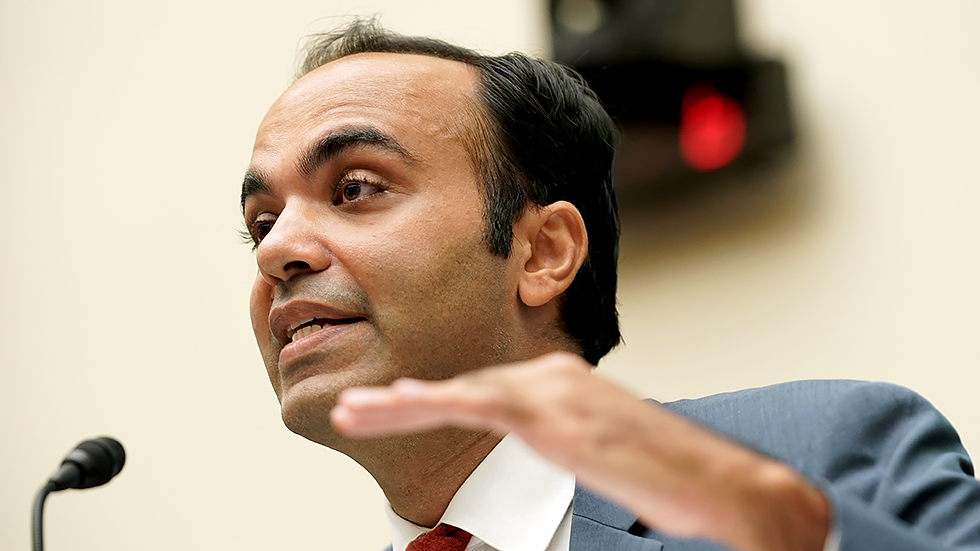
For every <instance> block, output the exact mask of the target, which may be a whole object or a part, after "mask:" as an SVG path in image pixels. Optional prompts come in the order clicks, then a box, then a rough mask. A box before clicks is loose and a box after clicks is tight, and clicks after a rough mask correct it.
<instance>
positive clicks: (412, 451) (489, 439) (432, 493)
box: [344, 428, 502, 527]
mask: <svg viewBox="0 0 980 551" xmlns="http://www.w3.org/2000/svg"><path fill="white" fill-rule="evenodd" d="M501 438H502V436H501V435H499V434H496V433H493V432H487V431H472V430H463V429H457V428H445V429H438V430H434V431H428V432H425V433H420V434H415V435H408V436H398V437H390V438H384V439H376V440H372V441H370V443H369V445H370V448H371V449H370V450H357V452H363V453H357V452H355V451H354V450H345V451H344V453H346V454H347V455H349V456H350V457H351V458H352V459H354V460H355V461H357V462H358V463H360V464H361V466H363V467H364V468H365V469H366V470H367V471H368V472H369V473H371V476H373V477H374V479H375V480H376V481H377V483H378V485H379V486H380V487H381V490H382V491H383V492H384V494H385V497H386V498H387V499H388V502H389V503H390V504H391V508H392V509H393V510H394V511H395V513H397V514H398V516H400V517H402V518H404V519H405V520H408V521H411V522H414V523H415V524H418V525H419V526H427V527H432V526H435V525H436V524H437V523H438V522H439V519H440V518H442V515H443V513H445V512H446V508H447V507H448V506H449V502H450V501H451V500H452V499H453V496H455V495H456V491H457V490H459V488H460V486H462V485H463V482H464V481H466V478H467V477H469V476H470V474H471V473H472V472H473V471H474V470H475V469H476V467H477V466H479V464H480V463H481V462H482V461H483V459H484V458H485V457H486V456H487V454H489V453H490V452H491V451H492V450H493V448H494V446H496V445H497V443H498V442H500V440H501ZM352 452H353V453H352Z"/></svg>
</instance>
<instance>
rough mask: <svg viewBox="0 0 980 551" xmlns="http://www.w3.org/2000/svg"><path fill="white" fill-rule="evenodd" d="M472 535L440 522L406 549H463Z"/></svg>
mask: <svg viewBox="0 0 980 551" xmlns="http://www.w3.org/2000/svg"><path fill="white" fill-rule="evenodd" d="M471 537H472V536H471V535H470V533H469V532H467V531H466V530H460V529H459V528H456V527H454V526H449V525H448V524H440V525H438V526H436V527H435V528H433V529H432V530H431V531H430V532H429V533H428V534H422V535H421V536H419V537H417V538H415V539H414V540H412V542H411V543H409V544H408V547H406V548H405V551H463V550H464V549H466V544H467V543H469V542H470V538H471Z"/></svg>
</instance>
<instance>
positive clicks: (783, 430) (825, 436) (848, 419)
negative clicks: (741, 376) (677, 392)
mask: <svg viewBox="0 0 980 551" xmlns="http://www.w3.org/2000/svg"><path fill="white" fill-rule="evenodd" d="M664 405H665V407H667V408H669V409H671V410H673V411H675V412H676V413H679V414H681V415H683V416H685V417H688V418H690V419H691V420H693V421H695V422H697V423H699V424H702V425H704V426H706V427H708V428H710V429H712V430H714V431H716V432H719V433H721V434H723V435H725V436H727V437H729V438H731V439H733V440H736V441H739V442H742V443H744V444H746V445H748V446H750V447H752V448H755V449H756V450H758V451H761V452H763V453H767V454H769V455H772V456H774V457H776V458H779V459H781V460H783V461H785V462H787V463H790V464H792V465H794V466H796V467H797V468H803V467H804V466H805V464H806V463H809V462H810V460H811V459H812V458H813V456H814V454H817V455H819V454H820V452H821V450H823V449H826V448H827V443H828V441H831V440H837V441H839V442H843V441H844V440H845V438H842V437H849V438H846V439H850V440H851V441H852V442H857V441H860V442H867V441H868V435H869V434H874V435H884V434H894V432H895V431H894V430H893V429H894V428H895V427H897V426H901V425H903V424H907V423H909V422H915V421H913V420H915V419H921V418H923V417H930V418H934V420H935V421H937V422H944V421H945V419H943V418H942V416H941V415H940V414H939V413H938V412H937V411H936V410H935V408H934V407H933V406H932V405H931V404H930V403H929V402H928V401H927V400H925V399H924V398H922V397H921V396H920V395H918V394H917V393H915V392H913V391H911V390H909V389H907V388H905V387H902V386H899V385H895V384H891V383H881V382H867V381H853V380H807V381H794V382H788V383H780V384H776V385H771V386H766V387H760V388H752V389H746V390H739V391H735V392H726V393H722V394H715V395H712V396H706V397H704V398H697V399H688V400H678V401H676V402H670V403H667V404H664ZM855 432H859V433H860V434H854V433H855ZM830 447H831V448H835V447H836V446H830Z"/></svg>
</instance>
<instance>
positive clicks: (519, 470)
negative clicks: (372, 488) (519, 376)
mask: <svg viewBox="0 0 980 551" xmlns="http://www.w3.org/2000/svg"><path fill="white" fill-rule="evenodd" d="M574 493H575V477H574V475H572V473H570V472H568V471H566V470H564V469H562V468H560V467H558V466H556V465H554V464H552V463H551V462H549V461H547V460H546V459H544V458H542V457H541V456H540V455H538V454H537V452H535V451H533V450H532V449H531V448H529V447H528V446H527V444H525V443H524V442H523V441H522V440H521V439H520V438H518V437H517V436H514V435H512V434H509V435H507V436H505V437H504V439H503V440H501V441H500V443H499V444H497V446H496V447H495V448H494V449H493V451H491V452H490V454H489V455H487V457H486V458H485V459H484V460H483V462H482V463H480V465H479V466H478V467H477V468H476V470H474V471H473V472H472V473H471V474H470V476H469V478H467V479H466V481H465V482H464V483H463V485H462V486H461V487H460V488H459V490H458V491H457V492H456V495H455V496H453V499H452V501H450V502H449V506H448V507H447V508H446V512H445V513H444V514H443V516H442V518H441V519H439V522H443V523H446V524H450V525H452V526H456V527H457V528H462V529H463V530H466V531H467V532H469V533H471V534H473V536H474V537H476V538H479V539H481V540H483V541H485V542H486V543H487V544H489V545H490V546H491V547H494V548H495V549H499V550H500V551H543V550H544V549H546V548H547V547H548V543H549V542H550V541H551V538H552V537H553V536H554V534H555V531H556V530H557V528H558V525H559V523H561V520H562V518H563V517H564V516H565V512H566V511H567V510H568V506H569V504H570V503H571V501H572V495H573V494H574ZM385 512H386V513H387V516H388V524H389V526H390V528H391V543H392V550H393V551H405V547H407V546H408V543H409V542H411V541H412V540H413V539H415V538H416V537H418V536H420V535H422V534H424V533H425V532H427V531H428V528H424V527H421V526H418V525H416V524H413V523H411V522H409V521H407V520H405V519H403V518H401V517H399V516H398V515H397V514H396V513H395V512H394V510H392V508H391V505H387V504H386V506H385Z"/></svg>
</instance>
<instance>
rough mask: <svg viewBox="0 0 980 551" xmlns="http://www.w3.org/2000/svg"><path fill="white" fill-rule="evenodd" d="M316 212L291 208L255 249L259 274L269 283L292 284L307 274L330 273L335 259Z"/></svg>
mask: <svg viewBox="0 0 980 551" xmlns="http://www.w3.org/2000/svg"><path fill="white" fill-rule="evenodd" d="M318 222H319V216H318V215H317V213H316V211H315V209H313V208H305V207H303V206H302V205H287V207H286V208H285V209H283V211H282V212H281V213H280V214H279V216H278V217H277V218H276V221H275V224H273V226H272V229H270V230H269V233H268V234H267V235H266V236H265V237H264V238H263V239H262V241H261V242H260V243H259V245H258V247H256V249H255V260H256V262H257V263H258V265H259V273H260V274H262V277H263V278H264V279H265V280H266V282H268V283H270V284H273V285H274V284H276V283H277V282H279V281H289V280H290V279H291V278H293V277H296V276H297V275H300V274H304V273H314V272H319V271H322V270H326V269H327V268H328V267H329V266H330V261H331V256H330V251H329V250H328V249H327V247H326V245H325V242H324V240H323V239H321V237H322V235H321V233H322V230H323V228H322V227H321V226H322V224H319V223H318Z"/></svg>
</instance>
